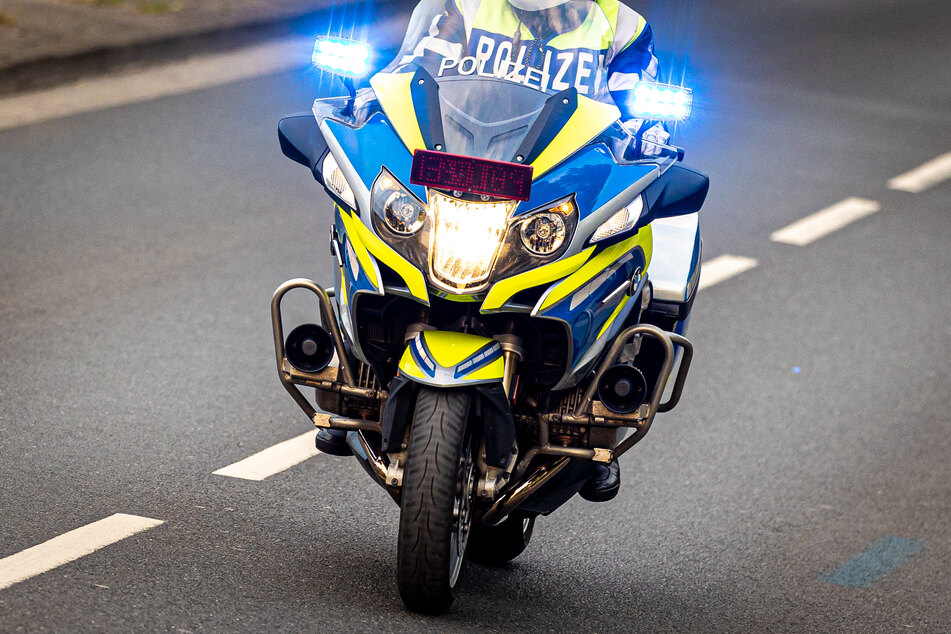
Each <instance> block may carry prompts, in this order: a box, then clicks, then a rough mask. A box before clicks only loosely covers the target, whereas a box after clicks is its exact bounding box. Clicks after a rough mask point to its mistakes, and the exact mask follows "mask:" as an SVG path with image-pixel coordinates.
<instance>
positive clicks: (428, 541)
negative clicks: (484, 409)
mask: <svg viewBox="0 0 951 634" xmlns="http://www.w3.org/2000/svg"><path fill="white" fill-rule="evenodd" d="M470 399H471V396H470V393H469V392H468V391H467V390H459V389H430V388H421V389H420V391H419V396H418V397H417V399H416V410H415V412H414V414H413V424H412V429H411V431H410V440H409V447H408V448H407V456H406V466H405V468H404V471H403V494H402V502H401V505H400V527H399V535H398V542H397V548H398V555H397V582H398V584H399V590H400V596H401V597H402V599H403V602H404V603H405V604H406V607H408V608H409V609H410V610H413V611H414V612H420V613H423V614H442V613H443V612H445V611H446V610H448V609H449V606H451V605H452V601H453V596H454V591H455V588H456V585H457V583H458V581H459V577H460V575H461V573H462V567H463V564H464V563H465V553H466V545H467V543H468V541H469V531H470V529H471V527H472V491H473V488H474V484H475V469H474V464H475V463H474V457H475V456H474V451H473V438H472V433H471V428H470V426H469V425H468V422H469V404H470Z"/></svg>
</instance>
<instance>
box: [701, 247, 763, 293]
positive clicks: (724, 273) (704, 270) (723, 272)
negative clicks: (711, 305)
mask: <svg viewBox="0 0 951 634" xmlns="http://www.w3.org/2000/svg"><path fill="white" fill-rule="evenodd" d="M758 265H759V262H757V261H756V260H754V259H753V258H745V257H743V256H741V255H721V256H719V257H716V258H713V259H712V260H710V261H709V262H704V263H703V266H702V267H701V268H700V289H704V288H709V287H711V286H713V285H714V284H719V283H720V282H725V281H726V280H728V279H730V278H731V277H736V276H737V275H739V274H740V273H745V272H746V271H749V270H750V269H754V268H756V267H757V266H758Z"/></svg>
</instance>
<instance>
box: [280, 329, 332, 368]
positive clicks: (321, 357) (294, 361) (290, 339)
mask: <svg viewBox="0 0 951 634" xmlns="http://www.w3.org/2000/svg"><path fill="white" fill-rule="evenodd" d="M284 354H286V355H287V360H288V361H290V362H291V365H292V366H294V367H295V368H296V369H297V370H300V371H301V372H320V371H321V370H323V369H324V368H326V367H327V366H328V365H330V362H331V360H333V358H334V342H333V338H332V337H331V336H330V333H329V332H327V331H326V330H324V329H323V328H321V327H320V326H318V325H317V324H303V325H302V326H298V327H297V328H295V329H294V330H292V331H291V334H289V335H287V341H286V342H285V343H284Z"/></svg>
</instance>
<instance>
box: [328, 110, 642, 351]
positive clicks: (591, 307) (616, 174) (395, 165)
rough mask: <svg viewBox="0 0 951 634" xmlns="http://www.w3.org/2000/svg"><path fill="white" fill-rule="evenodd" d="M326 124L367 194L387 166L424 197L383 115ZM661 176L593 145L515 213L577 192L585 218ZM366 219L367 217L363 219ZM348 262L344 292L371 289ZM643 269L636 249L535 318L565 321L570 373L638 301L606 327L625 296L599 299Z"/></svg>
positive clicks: (545, 180) (543, 181)
mask: <svg viewBox="0 0 951 634" xmlns="http://www.w3.org/2000/svg"><path fill="white" fill-rule="evenodd" d="M326 123H327V126H328V127H329V129H330V132H331V133H332V134H333V135H334V137H335V138H336V140H337V142H338V143H339V144H340V147H341V149H342V150H343V152H344V153H345V154H346V155H347V157H348V158H349V160H350V162H351V163H352V165H353V167H354V170H355V171H356V173H357V175H359V177H360V178H361V179H362V180H363V182H364V184H365V185H366V187H367V189H372V186H373V182H374V181H375V180H376V178H377V176H379V174H380V171H381V169H382V168H383V167H384V166H385V167H386V168H387V169H388V170H389V171H390V172H391V173H392V174H393V175H394V176H395V177H396V178H398V179H399V180H400V181H401V182H402V183H403V184H404V185H405V186H406V187H407V188H408V189H409V190H411V191H412V192H413V193H414V194H415V195H416V196H418V197H419V199H420V200H423V201H426V200H427V194H426V189H425V188H424V187H420V186H418V185H412V184H410V182H409V179H410V172H411V170H412V162H413V157H412V155H411V154H410V153H409V151H408V150H407V149H406V146H405V145H403V142H402V141H401V140H400V138H399V137H398V136H397V134H396V132H395V131H394V129H393V127H392V125H391V124H390V123H389V122H388V121H387V120H386V118H385V117H384V116H382V115H380V114H376V115H374V116H373V117H371V118H370V119H369V121H367V123H366V124H365V125H364V126H362V127H361V128H352V127H350V126H347V125H344V124H342V123H339V122H337V121H333V120H327V122H326ZM659 172H660V169H659V167H658V166H657V165H656V164H653V163H644V164H634V165H618V164H617V163H616V162H615V160H614V158H613V156H612V154H611V152H610V151H609V150H608V149H607V148H606V147H605V146H604V145H601V144H596V145H590V146H587V147H584V148H582V149H581V150H579V151H578V152H576V153H575V154H574V155H573V156H572V157H571V158H570V159H569V160H567V161H565V162H563V163H562V164H561V165H560V166H558V167H556V168H555V169H553V170H551V171H550V172H548V173H547V174H545V175H544V176H542V177H541V178H540V179H538V180H537V181H535V182H534V183H533V184H532V193H531V198H530V199H529V200H528V201H525V202H523V203H521V204H519V206H518V207H517V208H516V211H515V215H516V216H520V215H523V214H526V213H528V212H530V211H532V210H535V209H538V208H539V207H543V206H545V205H547V204H549V203H551V202H553V201H556V200H559V199H561V198H563V197H565V196H567V195H570V194H574V195H575V200H576V203H577V205H578V209H579V212H580V215H581V220H582V221H583V220H584V219H585V218H587V217H588V216H590V215H591V214H592V213H594V212H595V211H597V210H598V209H600V208H602V207H603V206H604V205H606V204H607V203H608V202H610V201H611V200H612V199H614V198H616V197H617V196H618V195H620V194H621V193H622V192H624V191H625V190H627V189H628V188H630V187H631V186H632V185H634V184H635V183H637V182H639V181H641V180H643V179H645V178H646V177H649V176H651V175H652V174H658V173H659ZM635 193H636V192H635ZM624 202H625V203H626V202H627V201H624ZM364 213H366V212H364ZM364 220H365V221H366V220H367V217H366V215H364ZM337 223H338V231H339V232H340V233H341V235H342V234H343V233H344V228H343V225H342V224H341V222H340V220H339V218H338V219H337ZM367 224H370V223H369V222H367ZM613 242H614V240H612V241H608V242H607V243H605V244H604V245H599V246H602V247H604V246H607V245H608V244H610V243H613ZM348 264H349V263H348V262H347V258H346V257H345V258H344V269H345V271H346V272H347V273H349V275H348V277H349V280H348V281H349V282H350V284H352V285H353V286H352V288H351V293H350V294H348V295H350V298H351V299H352V293H353V292H355V291H356V290H372V287H371V286H370V281H369V279H367V278H366V276H365V274H364V272H363V271H357V272H356V275H354V271H353V270H352V267H350V266H348ZM646 266H647V262H646V256H645V253H644V252H643V251H642V250H641V249H640V248H639V247H638V248H636V249H634V250H633V251H631V252H630V253H628V254H626V255H625V256H624V257H622V258H621V259H620V260H618V261H617V262H615V263H614V264H613V265H612V266H611V267H609V268H607V269H606V270H605V271H604V272H603V273H602V274H600V275H599V276H597V277H595V278H594V279H592V280H591V281H590V282H588V284H586V285H585V286H584V287H582V288H581V289H578V291H576V292H574V293H572V294H570V295H569V296H568V297H565V298H564V299H562V300H561V301H559V302H558V303H556V304H555V305H553V306H551V307H549V308H547V309H546V310H544V311H542V312H541V313H539V314H537V316H538V317H540V318H543V319H555V320H559V321H563V322H565V323H566V324H568V326H569V329H570V333H571V347H572V366H574V369H575V370H577V369H579V364H581V363H582V361H583V360H584V355H585V354H586V353H587V352H588V351H592V350H595V349H600V348H597V347H598V346H600V345H601V344H602V343H603V342H605V341H610V340H611V339H612V338H613V336H614V335H615V334H616V332H617V331H618V330H619V329H620V327H621V326H622V325H623V323H624V320H625V318H626V317H627V315H628V313H630V311H631V310H632V309H633V308H634V307H635V306H636V305H637V303H638V301H639V300H637V301H634V300H632V301H629V302H628V303H627V305H626V306H625V307H624V308H623V310H621V312H620V313H619V314H618V315H616V318H615V320H614V322H612V325H611V326H610V327H609V328H607V329H605V324H606V323H607V321H608V319H609V318H610V317H611V315H612V314H613V313H614V312H615V309H616V308H618V306H619V304H620V302H621V301H622V297H623V294H621V295H616V296H615V297H614V298H613V299H612V300H611V301H610V302H604V301H603V300H604V298H605V297H607V296H608V295H609V294H610V293H611V292H612V291H614V290H615V289H617V288H618V287H620V286H621V285H623V284H625V283H626V282H628V281H629V280H630V279H631V277H632V275H633V273H634V271H635V270H637V269H641V270H644V269H646ZM602 330H604V331H603V332H602Z"/></svg>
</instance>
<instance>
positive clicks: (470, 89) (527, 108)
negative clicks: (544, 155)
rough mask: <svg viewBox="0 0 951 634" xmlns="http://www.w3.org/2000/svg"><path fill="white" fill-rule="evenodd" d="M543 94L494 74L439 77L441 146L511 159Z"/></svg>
mask: <svg viewBox="0 0 951 634" xmlns="http://www.w3.org/2000/svg"><path fill="white" fill-rule="evenodd" d="M547 100H548V95H546V94H545V93H543V92H539V91H537V90H532V89H530V88H525V87H524V86H519V85H517V84H512V83H510V82H506V81H501V80H497V79H469V78H466V77H455V78H443V79H441V80H439V106H440V110H441V112H442V126H443V134H444V138H445V140H446V151H447V152H450V153H452V154H463V155H466V156H476V157H480V158H487V159H491V160H495V161H511V160H513V159H514V158H515V155H516V152H517V151H518V149H519V146H520V145H521V144H522V141H524V139H525V135H526V134H527V133H528V131H529V130H530V129H531V127H532V124H534V123H535V120H536V119H538V116H539V115H540V114H541V112H542V109H543V108H544V106H545V102H546V101H547Z"/></svg>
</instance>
